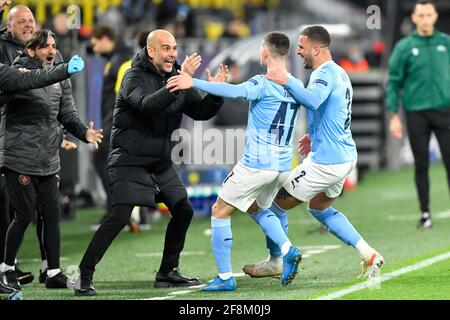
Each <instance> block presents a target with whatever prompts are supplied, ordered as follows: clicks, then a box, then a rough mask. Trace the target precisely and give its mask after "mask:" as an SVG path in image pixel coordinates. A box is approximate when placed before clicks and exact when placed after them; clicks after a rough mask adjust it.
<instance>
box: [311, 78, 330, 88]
mask: <svg viewBox="0 0 450 320" xmlns="http://www.w3.org/2000/svg"><path fill="white" fill-rule="evenodd" d="M313 83H320V84H323V85H324V86H325V87H326V86H328V82H326V81H325V80H322V79H315V80H314V81H313Z"/></svg>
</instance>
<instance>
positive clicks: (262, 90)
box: [193, 75, 301, 171]
mask: <svg viewBox="0 0 450 320" xmlns="http://www.w3.org/2000/svg"><path fill="white" fill-rule="evenodd" d="M294 81H298V80H294ZM298 82H299V81H298ZM299 85H301V83H300V84H299ZM193 87H194V88H197V89H200V90H202V91H205V92H208V93H211V94H215V95H218V96H222V97H225V98H232V99H237V98H241V99H245V100H249V101H250V103H249V108H250V109H249V113H248V123H247V131H246V135H245V148H244V154H243V156H242V158H241V160H240V163H242V164H243V165H245V166H247V167H251V168H256V169H263V170H273V171H289V170H291V168H292V158H293V148H292V139H293V137H294V127H295V124H296V122H297V115H298V109H299V105H298V104H296V102H295V100H294V99H293V98H292V96H291V95H290V94H289V92H288V91H287V90H286V89H285V88H284V87H283V86H280V85H278V84H276V83H274V82H272V81H269V80H267V79H266V78H265V77H264V76H261V75H258V76H254V77H253V78H251V79H249V80H248V81H247V82H244V83H241V84H239V85H232V84H227V83H217V82H207V81H203V80H198V79H193Z"/></svg>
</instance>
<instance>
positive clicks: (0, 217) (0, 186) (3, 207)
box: [0, 175, 11, 263]
mask: <svg viewBox="0 0 450 320" xmlns="http://www.w3.org/2000/svg"><path fill="white" fill-rule="evenodd" d="M10 222H11V221H10V219H9V198H8V192H7V190H6V180H5V177H4V176H3V175H0V263H2V262H3V259H4V258H5V240H6V232H7V231H8V227H9V224H10Z"/></svg>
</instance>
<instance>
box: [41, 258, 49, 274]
mask: <svg viewBox="0 0 450 320" xmlns="http://www.w3.org/2000/svg"><path fill="white" fill-rule="evenodd" d="M47 268H48V263H47V260H42V271H44V270H45V269H47Z"/></svg>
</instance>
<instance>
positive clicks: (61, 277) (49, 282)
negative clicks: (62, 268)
mask: <svg viewBox="0 0 450 320" xmlns="http://www.w3.org/2000/svg"><path fill="white" fill-rule="evenodd" d="M45 287H46V288H47V289H72V288H74V287H75V283H74V282H73V281H72V280H70V279H69V278H68V277H67V276H66V275H65V274H64V273H62V272H59V273H58V274H56V275H55V276H53V277H51V278H50V277H49V276H48V274H47V278H46V279H45Z"/></svg>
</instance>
